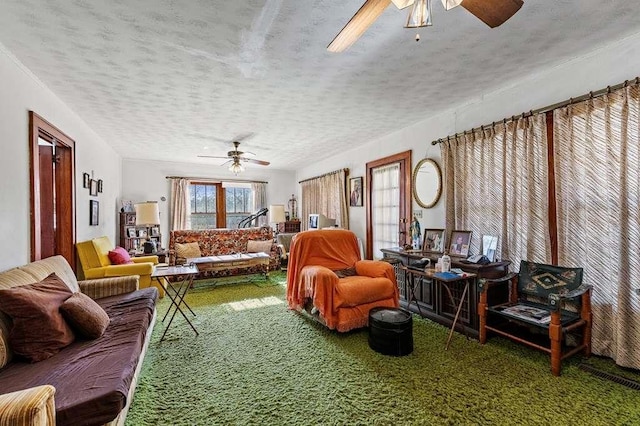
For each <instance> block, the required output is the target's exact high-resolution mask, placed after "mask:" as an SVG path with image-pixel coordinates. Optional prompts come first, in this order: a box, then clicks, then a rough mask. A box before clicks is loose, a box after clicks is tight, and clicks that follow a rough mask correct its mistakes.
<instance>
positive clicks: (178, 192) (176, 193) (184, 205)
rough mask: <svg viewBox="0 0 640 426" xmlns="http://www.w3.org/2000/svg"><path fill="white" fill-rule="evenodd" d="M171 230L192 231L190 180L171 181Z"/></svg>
mask: <svg viewBox="0 0 640 426" xmlns="http://www.w3.org/2000/svg"><path fill="white" fill-rule="evenodd" d="M170 214H171V229H172V230H174V229H191V220H190V217H191V199H190V196H189V180H188V179H171V213H170Z"/></svg>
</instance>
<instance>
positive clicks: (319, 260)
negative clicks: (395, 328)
mask: <svg viewBox="0 0 640 426" xmlns="http://www.w3.org/2000/svg"><path fill="white" fill-rule="evenodd" d="M287 303H288V305H289V308H290V309H294V310H297V311H303V310H306V311H307V312H309V313H311V314H313V315H315V316H317V319H318V320H319V321H320V322H322V323H323V324H324V325H326V326H327V327H328V328H329V329H332V330H337V331H340V332H345V331H349V330H352V329H354V328H360V327H365V326H367V324H368V321H369V310H370V309H371V308H376V307H393V308H397V307H398V286H397V283H396V276H395V272H394V270H393V267H392V266H391V265H390V264H389V263H387V262H383V261H374V260H360V248H359V246H358V239H357V237H356V235H355V234H354V233H353V232H351V231H346V230H339V229H330V230H319V231H305V232H300V233H298V234H296V236H295V237H294V238H293V241H292V243H291V251H290V253H289V269H288V271H287Z"/></svg>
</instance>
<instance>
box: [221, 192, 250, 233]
mask: <svg viewBox="0 0 640 426" xmlns="http://www.w3.org/2000/svg"><path fill="white" fill-rule="evenodd" d="M251 192H252V191H251V188H238V187H227V188H225V197H226V213H227V228H237V227H238V222H240V221H241V220H242V219H244V218H245V217H247V216H249V215H250V214H251V212H252V211H253V207H252V204H253V197H252V193H251Z"/></svg>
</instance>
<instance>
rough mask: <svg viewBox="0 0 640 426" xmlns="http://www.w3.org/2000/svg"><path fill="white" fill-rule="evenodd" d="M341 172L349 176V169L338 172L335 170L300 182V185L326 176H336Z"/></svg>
mask: <svg viewBox="0 0 640 426" xmlns="http://www.w3.org/2000/svg"><path fill="white" fill-rule="evenodd" d="M340 172H345V173H346V174H349V168H344V169H338V170H334V171H332V172H329V173H325V174H323V175H320V176H314V177H310V178H308V179H303V180H301V181H298V183H302V182H307V181H310V180H313V179H320V178H321V177H325V176H329V175H335V174H336V173H340Z"/></svg>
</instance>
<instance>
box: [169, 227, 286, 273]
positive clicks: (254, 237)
mask: <svg viewBox="0 0 640 426" xmlns="http://www.w3.org/2000/svg"><path fill="white" fill-rule="evenodd" d="M249 241H271V243H272V244H271V250H270V251H269V252H268V253H267V254H268V255H269V270H270V271H272V270H275V269H279V268H280V250H279V249H278V245H277V244H275V243H274V242H273V230H272V229H271V228H267V227H262V228H240V229H229V228H218V229H203V230H176V231H171V234H170V236H169V264H170V265H175V264H180V263H182V262H184V260H185V259H180V258H178V257H177V255H176V249H175V247H176V244H187V243H193V242H197V243H198V246H199V247H200V254H201V256H220V255H225V254H237V253H246V252H247V245H248V243H249ZM263 272H264V269H263V267H262V266H253V267H250V268H236V269H228V270H224V271H215V272H202V273H200V278H204V277H206V276H213V277H223V276H229V275H237V274H259V273H263Z"/></svg>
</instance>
